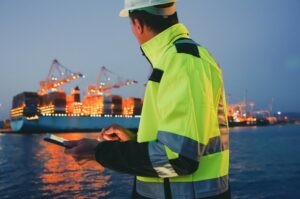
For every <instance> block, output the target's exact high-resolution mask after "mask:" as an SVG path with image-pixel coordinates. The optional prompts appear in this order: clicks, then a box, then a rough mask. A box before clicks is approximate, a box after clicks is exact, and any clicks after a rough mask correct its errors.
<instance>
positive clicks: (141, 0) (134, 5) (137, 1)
mask: <svg viewBox="0 0 300 199" xmlns="http://www.w3.org/2000/svg"><path fill="white" fill-rule="evenodd" d="M174 2H176V0H125V5H124V9H123V10H121V12H120V14H119V15H120V17H128V15H129V11H130V10H145V11H147V12H150V13H152V14H156V15H172V14H174V13H175V12H176V8H175V5H173V6H171V7H168V8H161V9H160V10H158V9H154V7H153V6H157V5H162V4H167V3H174ZM148 7H152V9H151V8H148ZM143 8H145V9H143ZM147 8H148V9H147Z"/></svg>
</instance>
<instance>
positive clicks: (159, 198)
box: [136, 176, 228, 199]
mask: <svg viewBox="0 0 300 199" xmlns="http://www.w3.org/2000/svg"><path fill="white" fill-rule="evenodd" d="M170 187H171V192H172V198H173V199H183V198H184V199H185V198H186V199H196V198H197V199H198V198H205V197H210V196H216V195H219V194H222V193H224V192H225V191H227V190H228V176H223V177H219V178H214V179H209V180H203V181H199V182H170ZM136 190H137V192H138V193H139V194H140V195H142V196H145V197H148V198H156V199H163V198H165V196H164V184H163V183H156V182H142V181H139V180H137V182H136Z"/></svg>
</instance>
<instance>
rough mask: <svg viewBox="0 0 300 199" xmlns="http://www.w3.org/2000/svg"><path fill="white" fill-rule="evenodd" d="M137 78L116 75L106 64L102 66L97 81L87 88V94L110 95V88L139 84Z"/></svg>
mask: <svg viewBox="0 0 300 199" xmlns="http://www.w3.org/2000/svg"><path fill="white" fill-rule="evenodd" d="M137 83H138V82H137V81H136V80H128V79H126V80H125V79H123V78H121V77H120V76H118V75H116V74H115V73H114V72H111V71H110V70H108V69H107V68H106V67H105V66H102V67H101V70H100V72H99V74H98V76H97V78H96V82H95V84H93V85H90V86H89V87H88V90H87V93H86V94H87V96H92V95H104V94H106V95H107V96H109V95H110V90H111V89H115V88H120V87H123V86H129V85H132V84H137Z"/></svg>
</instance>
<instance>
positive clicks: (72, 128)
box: [11, 116, 140, 133]
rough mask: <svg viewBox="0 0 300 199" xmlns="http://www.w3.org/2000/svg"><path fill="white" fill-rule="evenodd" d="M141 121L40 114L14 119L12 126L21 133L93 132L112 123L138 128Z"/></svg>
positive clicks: (133, 118)
mask: <svg viewBox="0 0 300 199" xmlns="http://www.w3.org/2000/svg"><path fill="white" fill-rule="evenodd" d="M139 121H140V118H139V117H130V118H127V117H86V116H79V117H70V116H39V117H38V119H34V120H29V119H27V118H26V117H19V118H14V119H12V121H11V128H12V130H13V131H14V132H20V133H44V132H57V133H58V132H93V131H100V130H101V129H102V128H104V127H107V126H109V125H112V124H118V125H121V126H123V127H125V128H128V129H137V128H138V126H139Z"/></svg>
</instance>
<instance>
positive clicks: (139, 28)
mask: <svg viewBox="0 0 300 199" xmlns="http://www.w3.org/2000/svg"><path fill="white" fill-rule="evenodd" d="M133 23H134V26H135V28H136V32H137V33H138V34H139V35H142V34H143V33H144V24H143V23H141V21H140V20H138V19H134V22H133Z"/></svg>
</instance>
